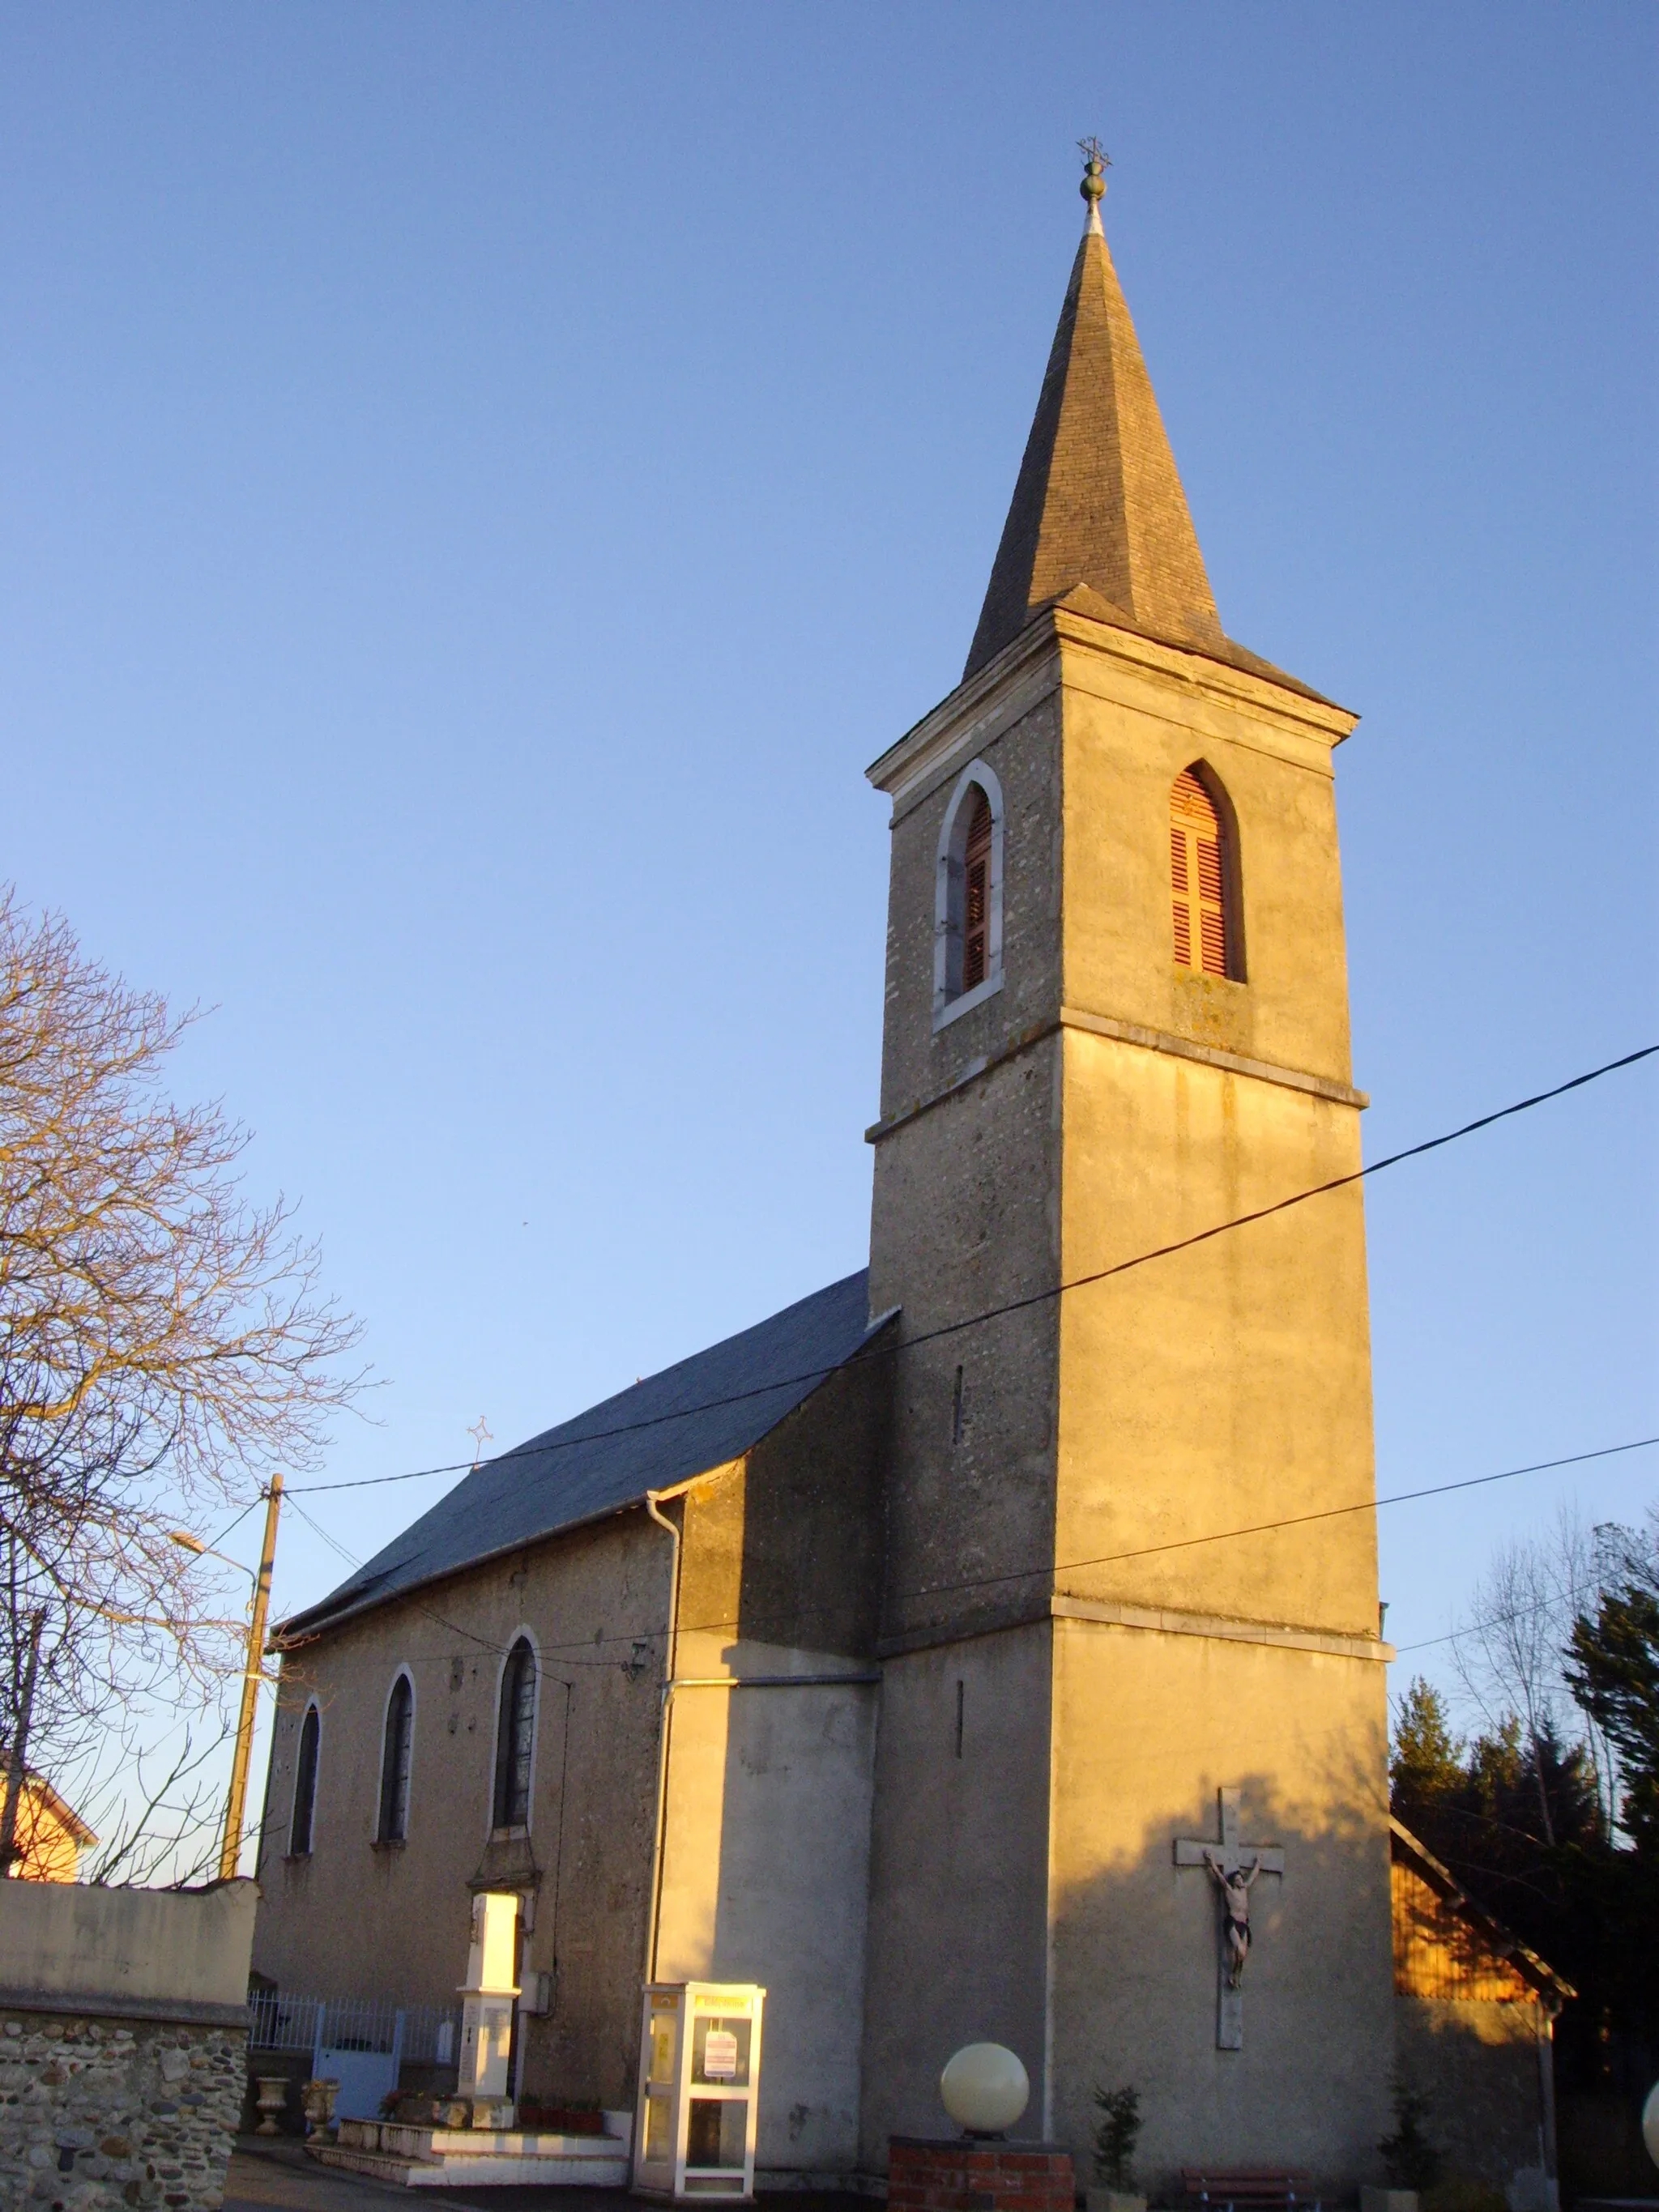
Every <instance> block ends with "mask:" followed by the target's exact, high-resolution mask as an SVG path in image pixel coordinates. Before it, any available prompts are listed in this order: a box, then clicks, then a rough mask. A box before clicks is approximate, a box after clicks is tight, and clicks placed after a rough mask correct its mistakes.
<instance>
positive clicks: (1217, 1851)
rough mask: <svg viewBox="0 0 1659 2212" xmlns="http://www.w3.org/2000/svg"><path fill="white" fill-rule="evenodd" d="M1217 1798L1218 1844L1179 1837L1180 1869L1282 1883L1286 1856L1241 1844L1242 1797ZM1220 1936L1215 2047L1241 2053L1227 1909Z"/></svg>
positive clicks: (1240, 1999)
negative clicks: (1254, 1873)
mask: <svg viewBox="0 0 1659 2212" xmlns="http://www.w3.org/2000/svg"><path fill="white" fill-rule="evenodd" d="M1215 1794H1216V1797H1217V1799H1218V1803H1219V1808H1220V1815H1221V1841H1220V1843H1219V1844H1213V1843H1210V1842H1207V1841H1206V1840H1205V1839H1203V1838H1194V1837H1188V1836H1182V1837H1178V1838H1176V1847H1175V1863H1176V1865H1177V1866H1178V1867H1203V1868H1204V1869H1206V1871H1209V1870H1211V1869H1215V1870H1218V1871H1219V1872H1220V1873H1222V1874H1224V1875H1231V1874H1248V1873H1249V1871H1250V1869H1251V1868H1252V1867H1255V1869H1258V1870H1259V1871H1260V1872H1261V1873H1262V1874H1276V1875H1279V1877H1280V1879H1281V1880H1282V1879H1283V1877H1284V1873H1285V1854H1284V1852H1283V1851H1282V1850H1279V1847H1278V1845H1277V1844H1241V1843H1240V1842H1239V1840H1238V1802H1239V1797H1240V1795H1241V1793H1240V1792H1239V1791H1238V1790H1217V1791H1216V1793H1215ZM1217 1935H1218V1942H1217V1945H1216V1954H1217V1955H1216V2012H1215V2047H1216V2049H1217V2050H1218V2051H1242V2050H1243V2048H1244V1991H1243V1988H1242V1987H1241V1985H1240V1983H1239V1981H1238V1980H1237V1978H1235V1976H1234V1975H1233V1974H1232V1973H1231V1972H1229V1965H1228V1949H1227V1924H1226V1913H1225V1906H1224V1908H1223V1911H1222V1913H1221V1915H1220V1917H1218V1922H1217Z"/></svg>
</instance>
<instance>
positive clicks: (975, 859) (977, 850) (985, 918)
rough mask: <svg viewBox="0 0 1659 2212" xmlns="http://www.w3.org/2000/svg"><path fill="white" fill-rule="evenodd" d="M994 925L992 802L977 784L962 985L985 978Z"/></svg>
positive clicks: (966, 868)
mask: <svg viewBox="0 0 1659 2212" xmlns="http://www.w3.org/2000/svg"><path fill="white" fill-rule="evenodd" d="M990 926H991V802H990V800H989V799H987V797H986V796H985V793H983V792H982V791H981V790H980V789H979V788H978V787H977V786H975V791H974V811H973V813H972V815H971V816H970V817H969V823H968V850H967V853H966V854H965V855H964V856H963V887H962V987H963V990H964V991H971V990H973V989H974V988H975V987H976V986H977V985H978V984H981V983H982V982H983V981H985V977H986V973H987V969H988V967H989V964H990Z"/></svg>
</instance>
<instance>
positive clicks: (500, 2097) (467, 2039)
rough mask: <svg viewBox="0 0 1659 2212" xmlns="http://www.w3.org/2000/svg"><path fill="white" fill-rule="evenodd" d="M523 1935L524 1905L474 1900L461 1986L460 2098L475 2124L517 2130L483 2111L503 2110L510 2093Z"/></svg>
mask: <svg viewBox="0 0 1659 2212" xmlns="http://www.w3.org/2000/svg"><path fill="white" fill-rule="evenodd" d="M518 1932H519V1900H518V1899H517V1898H516V1897H513V1896H507V1895H503V1894H501V1893H500V1892H498V1891H495V1890H484V1891H483V1892H481V1893H480V1894H479V1895H477V1897H475V1898H474V1899H473V1900H472V1942H471V1948H469V1950H468V1952H467V1960H466V1979H465V1981H464V1982H463V1983H462V1984H461V1985H460V1990H459V1996H460V1998H461V2056H460V2069H459V2081H458V2082H457V2084H456V2094H457V2095H458V2096H460V2097H464V2098H466V2099H467V2100H470V2101H471V2105H472V2106H473V2117H474V2121H475V2124H477V2122H479V2121H481V2120H482V2121H483V2122H484V2124H486V2125H491V2126H507V2127H510V2126H511V2125H512V2117H511V2114H510V2113H508V2114H507V2116H506V2117H505V2118H501V2117H498V2116H495V2115H494V2114H492V2115H491V2116H490V2117H489V2118H488V2119H486V2118H485V2116H484V2114H483V2112H480V2111H479V2110H478V2107H479V2106H498V2105H500V2104H501V2103H502V2102H503V2101H504V2100H505V2099H506V2097H507V2062H508V2060H509V2058H510V2057H511V2055H512V2050H513V2002H514V2000H515V1999H516V1997H517V1996H518V1994H519V1984H518V1981H517V1978H516V1977H515V1976H514V1973H513V1963H514V1954H515V1952H516V1948H517V1940H518Z"/></svg>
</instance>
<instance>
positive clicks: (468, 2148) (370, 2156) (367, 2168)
mask: <svg viewBox="0 0 1659 2212" xmlns="http://www.w3.org/2000/svg"><path fill="white" fill-rule="evenodd" d="M347 2129H350V2130H351V2131H352V2134H353V2136H355V2137H357V2138H358V2139H357V2140H355V2141H343V2142H337V2143H324V2142H308V2143H307V2145H306V2148H307V2150H308V2151H309V2152H310V2154H311V2155H312V2156H313V2158H314V2159H316V2160H318V2162H319V2164H320V2165H323V2166H338V2167H340V2168H342V2169H343V2170H344V2171H345V2172H349V2173H365V2174H370V2175H373V2176H374V2178H375V2179H379V2180H381V2181H391V2182H395V2183H397V2184H398V2185H400V2186H401V2187H403V2188H405V2189H422V2188H425V2189H439V2188H443V2187H445V2186H447V2185H459V2186H462V2187H466V2186H469V2185H506V2186H513V2187H519V2188H525V2187H536V2188H542V2189H545V2188H555V2189H557V2188H569V2189H574V2188H586V2189H625V2188H626V2187H627V2186H628V2166H629V2160H628V2153H627V2150H626V2148H625V2147H624V2146H623V2144H622V2143H621V2142H618V2141H617V2138H616V2136H556V2135H545V2134H536V2135H532V2134H525V2133H520V2132H519V2131H517V2130H514V2131H513V2134H511V2135H509V2134H507V2133H506V2132H504V2131H497V2130H490V2129H488V2128H479V2129H476V2130H473V2129H464V2128H432V2129H428V2128H401V2127H400V2128H396V2129H387V2130H385V2131H386V2132H388V2133H392V2134H394V2135H396V2136H426V2137H428V2138H436V2147H435V2148H432V2149H424V2150H419V2151H414V2152H411V2150H410V2149H408V2148H404V2147H403V2146H402V2145H401V2144H400V2145H399V2146H398V2148H386V2149H380V2148H369V2147H368V2145H367V2144H366V2143H365V2142H363V2141H362V2140H361V2138H362V2136H366V2135H367V2134H368V2131H369V2130H371V2129H375V2130H376V2132H380V2126H379V2125H378V2124H377V2123H375V2122H374V2121H353V2120H346V2121H343V2122H342V2123H341V2130H340V2131H341V2134H342V2136H344V2135H345V2132H346V2130H347Z"/></svg>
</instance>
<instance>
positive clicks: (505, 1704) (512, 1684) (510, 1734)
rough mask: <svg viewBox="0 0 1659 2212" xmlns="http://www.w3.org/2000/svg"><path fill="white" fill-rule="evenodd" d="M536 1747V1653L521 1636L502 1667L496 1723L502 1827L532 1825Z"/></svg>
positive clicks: (498, 1823) (498, 1810) (497, 1816)
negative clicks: (532, 1766)
mask: <svg viewBox="0 0 1659 2212" xmlns="http://www.w3.org/2000/svg"><path fill="white" fill-rule="evenodd" d="M535 1750H536V1655H535V1653H534V1652H533V1651H532V1650H531V1648H530V1639H529V1638H528V1637H524V1636H521V1637H520V1638H519V1640H518V1642H517V1643H516V1644H514V1645H513V1649H512V1650H510V1651H509V1652H508V1653H507V1664H506V1666H505V1667H504V1668H502V1669H501V1712H500V1716H499V1717H498V1719H497V1721H496V1724H495V1826H496V1827H498V1828H527V1827H528V1826H530V1770H531V1765H532V1760H533V1759H534V1756H535Z"/></svg>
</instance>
